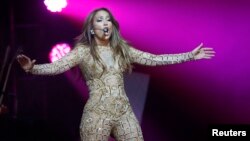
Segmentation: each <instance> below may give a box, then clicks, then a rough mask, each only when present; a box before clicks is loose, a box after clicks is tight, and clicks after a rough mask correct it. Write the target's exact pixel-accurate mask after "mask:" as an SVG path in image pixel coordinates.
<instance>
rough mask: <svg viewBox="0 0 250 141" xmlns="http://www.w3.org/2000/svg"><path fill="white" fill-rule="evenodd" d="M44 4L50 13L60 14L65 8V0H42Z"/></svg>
mask: <svg viewBox="0 0 250 141" xmlns="http://www.w3.org/2000/svg"><path fill="white" fill-rule="evenodd" d="M44 4H45V5H46V6H47V9H48V10H49V11H51V12H61V11H62V9H63V8H65V7H66V6H67V0H44Z"/></svg>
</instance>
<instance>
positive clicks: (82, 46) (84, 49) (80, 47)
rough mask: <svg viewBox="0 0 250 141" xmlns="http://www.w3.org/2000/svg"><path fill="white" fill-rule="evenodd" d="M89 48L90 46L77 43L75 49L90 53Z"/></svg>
mask: <svg viewBox="0 0 250 141" xmlns="http://www.w3.org/2000/svg"><path fill="white" fill-rule="evenodd" d="M89 48H90V47H89V46H88V45H85V44H83V43H77V44H76V45H75V49H77V50H78V51H84V52H85V51H88V50H89Z"/></svg>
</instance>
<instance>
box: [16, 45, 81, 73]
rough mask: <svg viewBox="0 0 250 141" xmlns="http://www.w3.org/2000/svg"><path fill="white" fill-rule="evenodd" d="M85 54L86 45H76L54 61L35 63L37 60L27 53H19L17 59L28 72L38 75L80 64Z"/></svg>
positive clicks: (64, 69)
mask: <svg viewBox="0 0 250 141" xmlns="http://www.w3.org/2000/svg"><path fill="white" fill-rule="evenodd" d="M83 55H84V47H76V48H74V49H73V50H72V51H70V52H69V53H68V54H66V55H65V56H63V57H62V58H61V59H59V60H57V61H55V62H53V63H47V64H38V65H35V60H32V61H31V59H30V58H29V57H27V56H25V55H18V56H17V61H18V62H19V64H20V65H21V67H22V68H23V69H24V70H25V71H26V72H30V73H32V74H37V75H56V74H60V73H63V72H65V71H67V70H69V69H70V68H72V67H74V66H76V65H77V64H79V63H80V61H81V60H82V58H83V57H82V56H83Z"/></svg>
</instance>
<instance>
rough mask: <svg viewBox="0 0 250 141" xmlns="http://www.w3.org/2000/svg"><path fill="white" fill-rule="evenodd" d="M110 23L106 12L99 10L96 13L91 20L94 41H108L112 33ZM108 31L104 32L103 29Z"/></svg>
mask: <svg viewBox="0 0 250 141" xmlns="http://www.w3.org/2000/svg"><path fill="white" fill-rule="evenodd" d="M112 26H113V25H112V22H111V19H110V15H109V13H108V12H106V11H104V10H101V11H98V12H97V13H96V15H95V16H94V20H93V31H94V37H95V39H96V40H101V41H108V40H109V38H110V36H111V33H112ZM104 28H107V29H108V31H107V32H104V31H103V29H104Z"/></svg>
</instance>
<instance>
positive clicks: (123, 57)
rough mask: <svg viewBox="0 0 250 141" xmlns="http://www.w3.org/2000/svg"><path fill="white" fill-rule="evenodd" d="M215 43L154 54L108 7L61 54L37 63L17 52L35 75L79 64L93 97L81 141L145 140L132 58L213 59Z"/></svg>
mask: <svg viewBox="0 0 250 141" xmlns="http://www.w3.org/2000/svg"><path fill="white" fill-rule="evenodd" d="M214 53H215V52H214V51H213V49H212V48H202V44H201V45H200V46H198V47H197V48H195V49H194V50H193V51H191V52H187V53H181V54H165V55H153V54H150V53H146V52H142V51H140V50H137V49H135V48H133V47H131V46H129V45H128V44H127V43H126V41H125V40H123V39H122V37H121V36H120V33H119V25H118V22H117V21H116V20H115V18H114V17H113V16H112V14H111V12H110V11H109V10H108V9H106V8H100V9H96V10H94V11H93V12H92V13H91V14H90V15H89V16H88V18H87V20H86V22H85V24H84V27H83V32H82V34H81V35H80V36H79V38H78V42H77V44H76V47H75V48H74V49H73V50H72V51H71V52H70V53H68V54H67V55H66V56H64V57H63V58H62V59H60V60H58V61H56V62H54V63H50V64H40V65H35V60H31V59H30V58H29V57H27V56H25V55H19V56H18V57H17V59H18V62H19V63H20V65H21V67H22V68H23V69H24V70H25V71H26V72H30V73H32V74H38V75H56V74H59V73H63V72H65V71H67V70H69V69H70V68H72V67H74V66H76V65H79V67H80V69H81V71H82V74H83V75H84V77H85V80H86V83H87V86H88V88H89V93H90V97H89V99H88V101H87V103H86V105H85V107H84V111H83V116H82V120H81V124H80V135H81V140H82V141H97V140H108V138H109V136H110V134H111V135H113V136H114V137H115V139H116V140H118V141H121V140H126V141H127V140H136V141H142V140H143V136H142V132H141V128H140V126H139V123H138V120H137V119H136V117H135V115H134V113H133V111H132V108H131V106H130V103H129V99H128V98H127V96H126V93H125V90H124V82H123V73H124V72H125V71H131V68H132V66H131V64H132V63H139V64H143V65H148V66H156V65H167V64H176V63H182V62H186V61H189V60H198V59H210V58H211V57H213V56H214Z"/></svg>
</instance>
